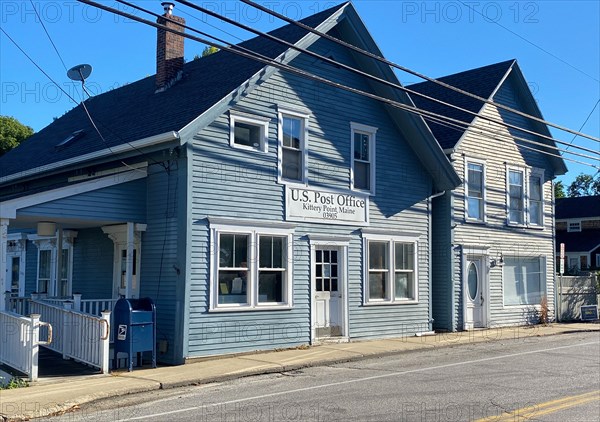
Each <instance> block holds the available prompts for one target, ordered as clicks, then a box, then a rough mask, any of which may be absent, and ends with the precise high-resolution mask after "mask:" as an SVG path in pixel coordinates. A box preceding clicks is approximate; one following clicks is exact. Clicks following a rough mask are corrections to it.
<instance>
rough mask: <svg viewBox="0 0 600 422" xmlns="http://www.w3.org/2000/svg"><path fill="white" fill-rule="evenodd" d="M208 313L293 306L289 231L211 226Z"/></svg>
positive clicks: (290, 234)
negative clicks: (211, 273) (210, 270)
mask: <svg viewBox="0 0 600 422" xmlns="http://www.w3.org/2000/svg"><path fill="white" fill-rule="evenodd" d="M211 230H212V242H213V244H214V245H216V247H215V248H213V250H214V252H213V256H212V268H213V276H212V282H211V310H221V309H224V310H251V309H264V308H282V307H291V306H292V231H291V230H287V229H269V228H252V227H240V226H223V225H211Z"/></svg>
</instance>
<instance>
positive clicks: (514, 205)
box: [507, 169, 525, 224]
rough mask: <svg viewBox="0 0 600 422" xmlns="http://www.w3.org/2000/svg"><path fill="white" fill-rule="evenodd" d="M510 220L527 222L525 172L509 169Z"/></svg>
mask: <svg viewBox="0 0 600 422" xmlns="http://www.w3.org/2000/svg"><path fill="white" fill-rule="evenodd" d="M507 190H508V222H509V224H525V172H524V171H523V170H517V169H509V170H508V189H507Z"/></svg>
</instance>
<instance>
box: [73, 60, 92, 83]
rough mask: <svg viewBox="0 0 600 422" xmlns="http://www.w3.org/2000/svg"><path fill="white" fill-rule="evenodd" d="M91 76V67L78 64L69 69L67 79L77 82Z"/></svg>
mask: <svg viewBox="0 0 600 422" xmlns="http://www.w3.org/2000/svg"><path fill="white" fill-rule="evenodd" d="M91 74H92V66H91V65H89V64H79V65H77V66H74V67H72V68H70V69H69V71H68V72H67V76H68V77H69V79H72V80H74V81H79V82H85V80H86V79H87V78H88V77H89V76H90V75H91Z"/></svg>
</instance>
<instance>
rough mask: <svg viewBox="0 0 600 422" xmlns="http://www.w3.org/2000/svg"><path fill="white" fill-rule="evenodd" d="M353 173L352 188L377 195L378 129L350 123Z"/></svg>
mask: <svg viewBox="0 0 600 422" xmlns="http://www.w3.org/2000/svg"><path fill="white" fill-rule="evenodd" d="M350 129H351V132H352V140H351V154H352V171H351V173H350V187H351V189H354V190H361V191H366V192H369V193H373V194H374V193H375V151H376V150H375V135H376V134H377V128H374V127H371V126H366V125H362V124H359V123H350Z"/></svg>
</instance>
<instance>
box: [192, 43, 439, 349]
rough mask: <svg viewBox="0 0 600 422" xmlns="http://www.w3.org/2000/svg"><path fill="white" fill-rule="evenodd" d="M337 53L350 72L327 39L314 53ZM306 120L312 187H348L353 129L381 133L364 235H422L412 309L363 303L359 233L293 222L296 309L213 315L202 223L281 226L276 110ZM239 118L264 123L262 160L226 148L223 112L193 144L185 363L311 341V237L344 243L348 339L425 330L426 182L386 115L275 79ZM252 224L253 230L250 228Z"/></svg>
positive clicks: (359, 101)
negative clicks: (299, 113)
mask: <svg viewBox="0 0 600 422" xmlns="http://www.w3.org/2000/svg"><path fill="white" fill-rule="evenodd" d="M311 49H313V50H314V51H317V52H319V53H321V54H324V53H329V52H332V51H334V55H335V57H336V59H337V60H341V61H343V62H346V63H349V64H352V65H355V63H354V61H353V59H352V57H351V56H350V55H349V54H348V52H347V51H345V50H344V49H342V48H340V47H339V46H337V45H336V44H333V43H331V42H328V41H326V40H320V41H317V42H316V43H315V44H314V45H313V46H312V47H311ZM293 65H294V66H298V67H300V68H305V69H309V70H311V71H316V72H318V73H322V74H323V75H324V76H325V77H331V78H334V79H336V80H338V81H340V82H342V83H344V84H347V85H350V86H354V87H357V88H359V89H364V90H370V87H369V85H368V83H367V82H365V81H364V80H363V79H362V78H360V77H357V76H356V75H352V74H349V73H347V72H343V71H341V70H340V69H337V68H334V67H330V66H326V67H317V68H315V67H314V60H313V59H310V58H305V57H303V56H299V57H298V58H296V59H295V60H294V62H293ZM278 106H280V107H283V108H292V109H299V110H305V111H307V112H308V114H309V119H310V120H309V140H308V160H307V163H308V185H309V186H310V187H323V188H336V189H342V190H348V189H349V187H350V163H351V157H350V138H351V131H350V122H356V123H362V124H366V125H369V126H374V127H377V128H378V132H377V141H376V150H377V151H376V172H377V174H376V189H377V192H376V195H375V196H374V197H371V200H370V209H369V213H370V226H371V227H379V228H387V229H390V230H397V231H404V232H407V231H408V232H413V233H416V234H417V235H418V236H419V252H418V253H419V257H418V258H419V259H418V262H419V266H418V275H419V280H418V289H419V303H418V304H415V305H395V306H377V307H374V306H371V307H365V306H363V305H362V303H363V291H362V285H363V270H362V265H363V261H362V256H363V250H362V249H363V239H362V235H361V232H360V230H359V229H360V227H354V226H336V225H328V224H310V223H298V224H297V225H296V228H295V232H294V261H293V308H292V309H290V310H276V311H251V312H226V313H222V312H219V313H209V312H208V308H209V294H210V291H209V286H210V275H209V272H210V267H209V262H210V247H211V246H210V243H209V227H208V220H207V218H210V217H217V216H218V217H233V218H237V219H240V220H241V219H244V220H248V221H251V220H260V221H273V222H276V221H284V220H285V208H284V207H285V204H284V202H285V198H284V196H285V189H284V185H281V184H278V183H277V107H278ZM233 108H235V109H236V110H240V111H245V112H252V113H253V114H257V115H260V116H267V117H269V118H270V123H269V136H268V138H269V139H268V152H267V153H263V152H254V151H248V150H241V149H236V148H231V147H230V146H229V117H228V113H224V114H223V115H221V116H219V117H218V118H216V119H215V120H214V122H213V123H212V124H210V125H209V126H207V127H206V128H204V129H202V130H201V131H200V132H199V133H198V134H197V135H196V136H195V137H194V139H193V141H192V146H191V151H190V166H191V167H192V168H193V172H192V180H191V181H190V182H191V183H190V189H191V204H190V205H191V208H190V209H191V219H192V241H191V249H190V253H191V270H190V276H189V279H190V295H189V303H188V307H189V327H188V330H189V334H188V336H189V340H188V355H189V356H191V357H193V356H204V355H211V354H222V353H234V352H243V351H250V350H257V349H272V348H282V347H293V346H297V345H301V344H306V343H308V342H309V341H310V292H311V288H310V246H309V239H308V236H309V235H341V236H347V237H349V238H350V239H351V241H350V244H349V248H348V258H349V259H348V274H347V276H348V294H349V296H348V301H349V320H350V322H349V334H350V337H351V338H371V337H385V336H393V335H396V336H397V335H403V334H414V333H415V332H417V331H427V329H428V320H429V317H430V315H429V305H428V301H429V288H428V279H429V254H430V251H429V240H430V239H429V237H428V236H429V235H428V233H429V228H430V226H429V224H430V209H429V207H428V204H427V201H426V198H427V197H428V196H429V195H430V193H431V189H432V180H431V176H430V175H428V174H427V173H426V172H425V170H424V169H423V167H422V166H421V164H420V163H419V160H418V159H417V157H416V156H415V154H414V153H413V151H412V150H411V149H410V148H409V147H408V145H407V143H406V141H405V140H404V139H403V138H402V135H401V134H400V133H399V132H398V131H397V129H396V128H395V126H394V125H393V123H392V122H391V120H390V118H389V115H388V114H387V112H386V111H385V109H384V108H383V106H382V105H381V104H379V103H377V102H375V101H373V100H369V99H366V98H363V97H360V96H357V95H355V94H351V93H348V92H345V91H340V90H334V89H332V88H330V87H326V86H321V85H317V84H315V83H314V82H312V81H308V80H306V79H303V78H300V77H296V76H294V75H289V74H285V73H279V72H276V73H275V74H274V75H272V76H271V77H270V78H269V79H268V80H267V81H265V82H263V83H262V84H261V85H260V86H258V87H256V88H255V89H253V90H251V91H249V92H247V93H244V95H242V98H241V100H239V101H238V102H237V103H235V104H233ZM249 225H251V223H249Z"/></svg>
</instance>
